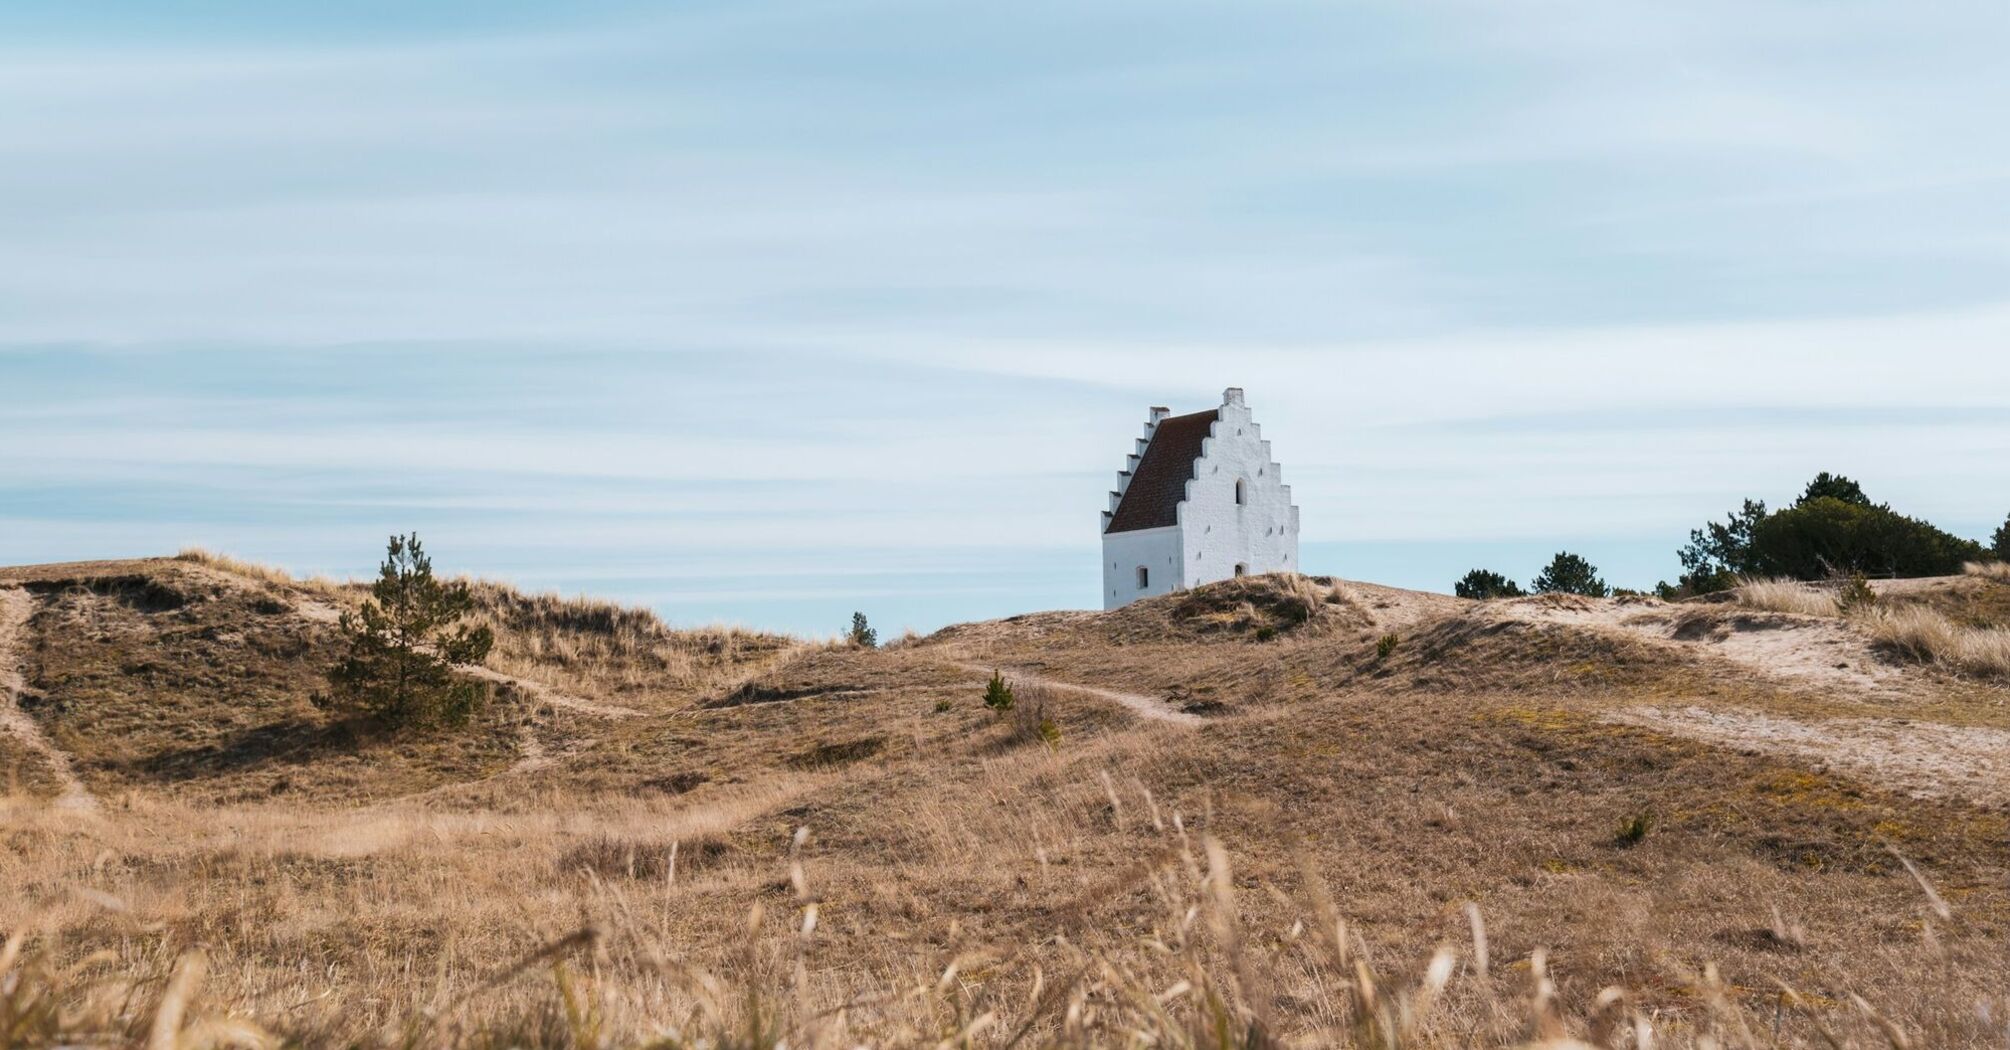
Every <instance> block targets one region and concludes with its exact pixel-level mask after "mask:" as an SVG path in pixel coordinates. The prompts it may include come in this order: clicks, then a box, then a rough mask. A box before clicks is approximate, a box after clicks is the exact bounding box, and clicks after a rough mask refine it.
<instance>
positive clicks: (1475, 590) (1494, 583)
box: [1452, 569, 1522, 599]
mask: <svg viewBox="0 0 2010 1050" xmlns="http://www.w3.org/2000/svg"><path fill="white" fill-rule="evenodd" d="M1452 593H1453V594H1456V595H1458V596H1459V597H1461V598H1477V599H1486V598H1519V597H1521V595H1522V589H1521V585H1520V584H1518V583H1516V582H1514V581H1513V580H1510V579H1508V578H1507V577H1505V576H1502V575H1501V574H1500V573H1497V572H1494V571H1493V570H1491V569H1474V570H1473V571H1471V572H1469V573H1466V575H1465V576H1464V578H1462V579H1460V580H1459V582H1457V583H1455V584H1452Z"/></svg>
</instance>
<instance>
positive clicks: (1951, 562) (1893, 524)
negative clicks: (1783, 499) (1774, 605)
mask: <svg viewBox="0 0 2010 1050" xmlns="http://www.w3.org/2000/svg"><path fill="white" fill-rule="evenodd" d="M1981 557H1982V545H1981V544H1979V543H1976V542H1974V541H1973V540H1965V539H1962V538H1960V537H1959V536H1955V535H1952V534H1950V533H1947V532H1943V531H1942V530H1940V529H1937V528H1935V527H1933V526H1932V525H1929V524H1927V523H1926V522H1923V521H1920V520H1918V519H1916V518H1908V517H1906V516H1905V515H1903V514H1900V513H1898V512H1896V511H1894V510H1892V509H1891V508H1889V507H1884V506H1870V505H1868V504H1863V503H1852V502H1848V501H1845V500H1841V499H1837V498H1835V497H1832V496H1820V497H1816V498H1815V499H1811V500H1807V501H1805V502H1802V503H1797V504H1795V505H1794V506H1792V507H1789V508H1787V509H1786V510H1783V511H1780V512H1778V513H1776V514H1770V515H1767V516H1766V518H1765V519H1764V520H1762V521H1760V522H1759V523H1758V524H1757V526H1755V527H1754V528H1753V530H1752V551H1751V561H1752V563H1753V565H1754V566H1756V568H1757V569H1758V570H1759V571H1761V572H1764V573H1766V574H1769V575H1775V576H1792V577H1793V578H1795V579H1797V580H1819V579H1824V578H1826V577H1828V576H1830V575H1831V574H1834V573H1863V574H1867V575H1876V576H1950V575H1954V574H1957V573H1959V572H1960V571H1961V567H1962V565H1963V564H1964V563H1966V562H1970V561H1975V560H1978V559H1980V558H1981Z"/></svg>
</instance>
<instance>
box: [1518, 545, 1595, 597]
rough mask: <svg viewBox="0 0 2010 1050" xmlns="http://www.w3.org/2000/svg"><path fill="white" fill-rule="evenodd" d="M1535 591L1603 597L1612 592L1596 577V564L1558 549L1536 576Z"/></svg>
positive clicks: (1539, 592) (1538, 592)
mask: <svg viewBox="0 0 2010 1050" xmlns="http://www.w3.org/2000/svg"><path fill="white" fill-rule="evenodd" d="M1535 593H1537V594H1579V595H1583V596H1584V597H1587V598H1604V597H1607V596H1608V595H1610V594H1611V593H1612V588H1610V587H1607V586H1606V585H1605V581H1604V580H1601V579H1599V578H1598V566H1596V565H1593V564H1591V563H1590V562H1588V561H1586V560H1585V559H1584V558H1582V557H1580V556H1578V555H1576V554H1572V553H1570V552H1569V551H1558V552H1557V555H1556V557H1554V558H1552V559H1550V562H1549V566H1548V567H1547V568H1545V569H1543V570H1542V572H1541V574H1540V575H1538V576H1536V578H1535Z"/></svg>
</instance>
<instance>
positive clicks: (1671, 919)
mask: <svg viewBox="0 0 2010 1050" xmlns="http://www.w3.org/2000/svg"><path fill="white" fill-rule="evenodd" d="M192 568H195V569H203V570H209V571H210V572H209V574H207V575H205V574H202V573H195V574H191V573H190V570H191V569H192ZM214 569H215V565H214V564H213V563H208V562H205V563H202V564H201V565H196V566H191V565H190V564H189V563H184V562H173V561H163V562H149V563H123V564H108V565H104V566H97V567H85V568H82V569H79V568H76V567H59V568H58V569H56V570H0V588H5V587H8V586H16V585H18V586H22V587H25V588H26V589H27V593H28V595H29V597H30V599H31V601H32V603H33V609H32V616H30V617H29V618H28V621H27V622H28V627H27V631H26V637H25V638H22V639H17V640H16V641H17V643H18V644H17V649H16V651H17V652H19V653H20V654H21V655H22V657H23V660H22V662H23V665H24V669H25V671H26V674H25V675H24V676H23V678H24V684H25V687H26V692H25V694H24V697H23V699H24V708H25V709H26V710H27V712H28V713H29V714H30V716H31V717H33V718H34V719H35V720H36V721H37V724H38V725H41V726H42V727H44V728H45V729H46V730H47V732H48V735H49V736H50V738H51V739H53V740H55V741H57V742H58V743H59V744H60V745H61V746H63V747H65V748H69V749H73V754H74V755H75V756H76V758H77V759H78V771H79V775H80V776H81V777H82V778H83V779H84V780H85V782H86V783H87V784H88V786H89V787H90V788H91V790H93V791H95V792H96V793H97V794H98V796H99V798H100V799H101V800H102V802H103V805H102V806H101V808H100V809H99V810H98V811H97V812H95V813H90V812H77V811H74V810H65V809H60V808H57V807H54V806H52V805H50V804H49V801H48V799H49V797H50V792H49V791H48V790H47V788H46V787H45V786H42V785H41V784H40V783H39V782H38V781H36V780H35V779H34V778H33V777H22V778H20V780H19V782H18V784H17V787H16V790H15V791H13V792H12V793H11V794H10V795H9V796H8V797H7V798H6V799H5V801H4V802H0V838H4V839H5V841H6V846H7V848H6V849H5V850H4V851H0V886H4V887H5V889H6V891H7V892H5V893H0V934H4V935H5V937H6V938H7V943H8V944H9V945H10V947H9V948H7V949H5V950H4V951H0V1046H12V1045H22V1046H29V1045H57V1044H73V1045H74V1044H139V1043H150V1044H151V1045H156V1046H175V1045H180V1046H197V1045H204V1046H207V1045H223V1044H235V1045H264V1044H267V1043H269V1042H272V1041H276V1040H284V1041H291V1042H295V1043H300V1044H303V1045H330V1044H340V1045H398V1046H418V1045H428V1046H468V1047H475V1046H480V1047H491V1046H552V1047H557V1046H594V1047H619V1046H642V1045H658V1046H699V1045H703V1046H714V1047H773V1046H780V1045H788V1046H797V1047H801V1046H831V1047H840V1046H853V1045H859V1044H866V1045H897V1046H908V1045H970V1046H1006V1045H1014V1044H1016V1045H1021V1046H1025V1045H1044V1046H1070V1047H1072V1046H1108V1045H1132V1046H1145V1045H1150V1046H1175V1047H1179V1046H1191V1047H1200V1046H1209V1047H1228V1046H1238V1047H1254V1046H1266V1045H1336V1044H1338V1045H1359V1046H1376V1047H1393V1046H1427V1047H1428V1046H1444V1047H1450V1046H1484V1045H1512V1044H1517V1043H1521V1042H1524V1041H1528V1040H1532V1039H1533V1040H1548V1041H1554V1040H1560V1039H1564V1038H1566V1037H1567V1038H1571V1039H1576V1040H1580V1041H1584V1042H1588V1043H1590V1044H1593V1045H1598V1046H1610V1047H1615V1048H1616V1047H1643V1048H1644V1047H1645V1046H1648V1045H1650V1044H1652V1045H1664V1046H1704V1045H1716V1046H1734V1047H1743V1046H1754V1047H1757V1046H1768V1047H1770V1046H1887V1045H1919V1046H1924V1045H1932V1046H1983V1045H2000V1043H2001V1042H2002V1039H2003V1032H2004V1019H2005V1017H2006V1016H2010V997H2006V994H2005V987H2006V981H2005V978H2006V977H2010V965H2006V963H2005V956H2004V952H2003V947H2004V941H2005V938H2006V936H2010V822H2006V815H2005V812H2004V811H2003V810H2001V809H2000V808H1995V807H1993V806H1991V805H1985V804H1979V803H1977V802H1975V801H1973V800H1969V799H1964V798H1960V797H1947V796H1944V795H1943V796H1926V795H1922V794H1920V793H1917V792H1914V791H1911V790H1907V789H1902V788H1901V787H1900V786H1898V785H1895V784H1891V783H1884V782H1880V781H1879V780H1878V779H1877V778H1876V777H1875V776H1869V777H1863V778H1854V777H1851V776H1845V775H1843V774H1841V773H1838V772H1836V771H1835V770H1834V769H1832V768H1831V767H1830V766H1829V765H1828V764H1826V763H1823V762H1820V761H1817V760H1814V759H1810V758H1806V757H1802V756H1798V755H1789V754H1783V753H1776V752H1769V751H1766V750H1764V749H1763V748H1760V747H1755V746H1744V745H1743V744H1734V745H1726V744H1722V743H1712V742H1709V741H1704V740H1699V739H1691V738H1688V737H1684V736H1681V735H1676V734H1675V733H1672V732H1664V731H1660V730H1656V729H1653V728H1649V727H1643V726H1641V725H1637V724H1621V723H1617V722H1615V721H1613V720H1612V717H1611V716H1613V715H1615V714H1618V713H1623V712H1626V711H1631V710H1635V709H1637V708H1638V707H1639V706H1640V705H1642V704H1647V703H1654V704H1661V705H1664V706H1665V705H1667V704H1669V703H1671V702H1678V701H1679V702H1680V703H1682V704H1690V705H1699V706H1703V707H1707V708H1709V709H1711V710H1714V711H1723V712H1736V711H1751V712H1760V711H1764V712H1770V713H1769V714H1768V716H1767V717H1768V718H1771V719H1772V720H1773V722H1774V723H1779V722H1781V721H1783V720H1786V719H1788V718H1789V716H1791V717H1795V718H1810V719H1818V718H1822V717H1834V716H1838V715H1845V714H1846V715H1848V716H1850V717H1854V718H1866V717H1873V716H1878V717H1885V716H1902V717H1904V718H1907V719H1912V720H1924V719H1931V718H1934V717H1936V716H1937V712H1941V711H1942V710H1944V708H1945V704H1946V703H1947V698H1948V696H1950V695H1955V694H1953V693H1950V692H1949V691H1950V690H1958V691H1959V692H1958V695H1959V696H1961V697H1962V698H1963V699H1962V702H1963V704H1964V705H1965V706H1963V707H1962V708H1961V710H1962V711H1963V712H1964V716H1963V717H1964V719H1965V720H1966V722H1965V723H1964V724H1967V723H1975V724H1983V725H1988V726H1992V727H1996V728H1997V729H1999V730H2000V729H2001V728H2003V727H2010V714H2006V711H2005V708H2004V706H2003V704H2002V702H2001V701H2002V699H2003V696H2002V695H2001V694H2000V693H1994V692H1986V691H1985V692H1977V690H1988V689H1993V688H1995V687H1993V686H1987V685H1976V684H1972V683H1967V682H1966V681H1965V680H1962V681H1956V680H1954V679H1950V678H1947V677H1945V676H1939V677H1936V676H1932V675H1928V674H1927V673H1926V672H1925V671H1923V670H1920V669H1918V668H1916V667H1912V665H1906V667H1907V668H1910V669H1906V670H1904V671H1903V673H1905V674H1907V675H1911V676H1915V677H1910V678H1907V679H1906V682H1907V683H1908V685H1907V688H1906V690H1904V691H1899V692H1895V693H1892V694H1890V695H1885V694H1878V695H1876V696H1870V695H1864V696H1854V695H1847V694H1843V693H1839V692H1836V691H1835V690H1827V689H1825V690H1821V691H1810V692H1796V691H1794V690H1792V689H1790V688H1787V687H1785V686H1774V685H1771V684H1768V683H1767V682H1766V681H1764V680H1762V679H1756V678H1754V676H1752V675H1751V674H1749V673H1747V672H1746V671H1745V670H1744V669H1742V668H1740V667H1737V666H1734V665H1731V664H1728V663H1725V662H1723V661H1721V660H1719V659H1717V658H1716V657H1714V656H1713V655H1712V650H1711V649H1710V648H1709V647H1710V646H1711V645H1712V644H1714V643H1710V642H1708V641H1704V640H1695V641H1684V640H1682V639H1680V638H1674V639H1670V638H1667V637H1665V634H1664V633H1657V632H1662V631H1663V627H1661V626H1655V625H1654V624H1649V625H1647V626H1643V627H1640V628H1637V629H1636V628H1631V627H1626V628H1623V629H1622V627H1621V626H1616V625H1624V624H1626V623H1628V622H1629V618H1641V617H1646V618H1652V617H1663V618H1666V617H1668V616H1670V615H1672V613H1671V611H1670V610H1668V609H1667V608H1666V607H1663V606H1659V604H1658V603H1631V604H1629V603H1623V602H1599V601H1592V600H1585V599H1529V600H1525V601H1522V602H1495V603H1485V604H1484V605H1475V604H1474V603H1462V602H1457V601H1455V600H1452V599H1447V598H1437V597H1433V596H1428V595H1414V594H1408V593H1406V592H1399V591H1392V590H1389V589H1386V588H1376V587H1372V586H1369V585H1363V584H1346V585H1340V584H1336V583H1334V582H1332V581H1310V580H1303V579H1297V578H1283V579H1279V578H1254V579H1247V580H1237V581H1232V582H1230V583H1227V584H1223V585H1220V586H1217V587H1211V588H1204V589H1202V590H1199V591H1195V592H1191V593H1188V594H1184V595H1174V596H1169V597H1167V598H1164V599H1158V600H1155V601H1151V602H1146V603H1141V604H1139V605H1137V606H1133V607H1131V608H1129V609H1126V610H1122V611H1119V612H1117V613H1112V614H1098V613H1043V614H1037V615H1033V616H1027V617H1019V618H1015V619H1013V620H1009V621H1002V622H999V623H993V624H979V625H965V626H962V627H958V628H954V629H951V630H947V631H944V632H940V633H938V634H937V635H934V636H930V637H928V638H923V639H918V640H913V641H909V642H905V643H903V644H901V645H899V646H897V647H889V648H887V649H883V650H876V651H875V650H861V649H850V648H842V647H834V646H820V645H819V646H801V645H792V644H790V643H788V642H786V641H785V640H780V639H772V638H767V637H765V636H757V635H746V634H743V633H739V632H727V631H698V632H679V631H675V630H671V629H669V628H666V627H664V626H663V625H662V624H660V623H659V622H657V621H655V620H654V618H653V617H650V616H648V615H647V614H644V613H637V612H633V611H629V610H621V609H618V608H615V607H612V606H604V605H599V604H596V603H590V602H578V601H563V600H559V599H556V598H549V597H530V596H524V595H519V594H516V593H515V592H511V591H508V590H506V589H503V588H497V587H492V586H486V587H483V588H482V590H481V594H482V608H483V610H484V612H483V615H484V616H486V617H488V618H489V619H490V621H491V622H492V623H493V624H494V625H495V626H496V628H497V630H498V633H499V635H502V636H504V637H505V638H507V639H508V641H507V642H506V643H499V646H498V648H499V650H506V653H505V655H504V656H503V657H502V659H501V660H499V661H498V664H499V666H498V668H497V673H498V674H500V675H503V676H505V677H506V678H507V677H509V676H515V677H521V678H526V679H533V680H534V681H536V682H538V683H542V684H544V685H546V686H549V687H551V688H554V689H564V690H566V691H569V692H572V693H576V694H578V695H580V696H582V697H586V698H590V699H592V700H595V701H600V702H603V703H604V704H605V705H607V706H606V707H605V708H602V709H598V710H595V709H575V708H565V707H562V706H553V705H543V706H540V705H538V704H536V703H535V702H534V701H532V700H529V699H526V697H525V696H520V695H516V694H517V693H518V692H519V690H517V689H515V688H513V687H510V686H508V685H504V686H502V687H499V689H498V699H497V703H496V706H495V710H494V711H493V712H492V715H491V717H490V718H488V719H486V720H484V721H483V722H482V723H481V724H479V725H478V726H476V727H475V729H474V730H473V731H472V732H470V733H468V734H467V735H465V736H463V737H425V738H415V739H396V740H391V739H381V738H376V737H372V736H370V735H369V734H367V733H350V732H349V731H348V730H341V731H339V732H338V731H337V730H336V729H334V728H331V727H327V726H325V725H322V724H321V723H317V722H314V721H313V719H314V717H315V716H314V715H313V713H312V708H311V706H309V705H306V703H305V693H306V692H307V691H309V690H311V689H312V688H313V687H314V679H315V677H316V675H318V673H319V670H320V668H321V667H322V665H323V662H324V661H326V660H327V659H329V658H330V657H331V655H332V653H331V649H330V645H331V644H332V635H331V633H330V632H331V629H330V628H329V627H328V626H327V625H326V624H325V623H323V622H320V621H317V620H314V619H311V618H309V617H306V616H303V615H301V610H302V607H303V605H304V603H306V602H308V601H310V600H319V601H331V602H339V601H341V600H344V598H343V595H342V594H340V593H337V594H334V595H332V596H330V595H324V594H321V593H320V592H319V591H315V590H313V589H312V588H303V587H301V586H300V585H298V584H294V583H291V582H289V581H285V580H283V579H269V578H263V577H259V576H256V575H255V574H248V573H241V572H238V573H235V575H236V576H237V577H239V578H241V580H242V582H241V583H238V584H232V583H231V582H230V581H229V580H223V579H219V578H218V577H216V576H215V575H214V572H213V570H214ZM233 572H234V570H233ZM1971 586H1972V587H1977V588H1998V589H2006V590H2010V588H2003V587H2002V585H2001V584H2000V583H1996V582H1994V581H1988V580H1983V579H1980V578H1975V579H1971V580H1965V581H1960V587H1956V585H1955V584H1953V583H1948V584H1945V585H1943V586H1940V587H1937V588H1933V589H1922V590H1921V591H1920V592H1919V593H1917V594H1913V595H1900V594H1886V595H1885V596H1884V597H1883V598H1881V599H1880V603H1879V608H1880V609H1883V610H1890V609H1896V608H1900V607H1903V606H1905V605H1906V604H1908V603H1911V604H1916V605H1918V606H1919V607H1921V608H1931V609H1934V610H1935V611H1936V612H1937V614H1938V615H1940V616H1942V617H1946V618H1949V619H1956V618H1959V617H1966V619H1960V620H1958V621H1957V622H1961V623H1963V625H1964V626H1965V627H1969V628H1980V627H1982V626H1986V624H1985V623H1984V622H1982V620H1986V615H1985V614H1986V610H1987V609H1989V608H1991V606H1989V605H1988V603H1989V602H1991V601H1993V600H1994V599H1993V597H1991V596H1990V595H1989V594H1987V593H1983V592H1980V591H1978V592H1976V593H1975V594H1969V593H1967V592H1966V591H1965V590H1961V588H1963V587H1971ZM170 596H172V597H170ZM260 609H268V610H271V611H266V612H260V611H259V610H260ZM1961 610H1967V611H1966V612H1963V611H1961ZM1753 615H1763V614H1760V613H1757V612H1755V613H1753ZM1978 618H1980V619H1978ZM1663 622H1664V621H1659V620H1657V621H1655V623H1657V624H1658V623H1663ZM1831 629H1832V630H1833V628H1831ZM1389 636H1394V637H1396V638H1397V639H1398V641H1397V644H1395V645H1394V646H1389V647H1383V646H1381V645H1380V644H1379V642H1380V640H1381V639H1382V638H1385V637H1389ZM0 648H4V645H0ZM972 665H976V666H983V667H991V666H998V667H1004V668H1008V669H1012V670H1008V671H1007V676H1008V677H1012V676H1014V675H1015V674H1018V675H1024V676H1029V678H1030V676H1031V675H1034V674H1039V675H1044V676H1046V677H1047V678H1050V679H1054V680H1059V681H1062V682H1076V683H1083V684H1091V685H1095V686H1099V687H1103V688H1105V689H1110V690H1124V691H1127V692H1130V693H1135V694H1142V695H1145V696H1148V697H1151V698H1153V699H1155V700H1157V701H1159V702H1162V703H1164V704H1165V705H1166V706H1167V708H1168V709H1170V710H1177V711H1181V712H1183V713H1186V714H1188V715H1194V716H1198V717H1199V718H1200V720H1201V721H1200V724H1198V725H1192V726H1189V725H1179V724H1166V723H1162V722H1155V721H1151V720H1149V719H1145V718H1141V717H1140V716H1139V715H1138V713H1137V712H1135V711H1132V710H1130V709H1127V708H1125V707H1124V706H1122V705H1119V704H1116V703H1111V702H1107V701H1104V700H1101V699H1098V696H1097V694H1095V693H1093V692H1084V691H1078V690H1072V689H1061V688H1049V687H1046V686H1042V685H1038V684H1035V683H1033V682H1031V681H1030V680H1027V681H1022V684H1020V685H1018V686H1016V687H1015V692H1016V693H1017V695H1018V698H1019V700H1018V702H1019V704H1020V706H1022V707H1024V708H1025V709H1027V710H1028V711H1029V712H1031V711H1038V712H1039V713H1040V715H1041V716H1042V717H1044V718H1047V719H1051V720H1052V721H1053V722H1054V724H1055V728H1056V730H1057V732H1058V741H1051V740H1049V739H1047V738H1046V737H1045V736H1044V735H1043V734H1040V733H1038V732H1029V731H1028V724H1029V723H1028V722H1027V721H1026V720H1025V719H1022V718H1011V717H1008V718H1000V717H997V716H995V715H994V714H992V713H991V712H988V711H986V710H985V709H984V708H983V705H982V702H981V699H980V697H981V695H982V693H983V683H984V680H985V678H986V677H988V672H985V673H977V672H975V671H972V670H970V669H969V668H970V667H971V666H972ZM526 695H528V694H526ZM617 705H618V707H619V709H620V710H621V711H622V712H624V713H620V714H615V713H610V712H611V711H614V710H615V708H616V706H617ZM275 721H277V722H280V723H281V724H287V723H289V722H291V721H299V722H302V723H303V724H307V725H309V726H310V727H317V728H318V731H325V732H326V733H328V734H329V735H328V736H327V737H325V738H322V737H315V736H312V735H309V736H305V737H300V738H289V740H288V746H287V747H286V748H274V747H271V746H269V740H270V734H271V733H272V732H273V731H272V730H271V729H269V728H268V727H269V726H271V725H272V724H273V723H274V722H275ZM1943 728H1944V729H1945V731H1946V732H1950V733H1952V732H1960V731H1963V729H1962V727H1961V726H1949V727H1943ZM163 753H167V754H172V755H176V756H178V757H177V758H176V759H175V761H173V762H162V761H159V760H158V756H160V755H161V754H163ZM0 754H4V753H0ZM281 778H283V779H284V781H285V783H286V784H287V786H286V787H285V788H284V789H275V788H274V787H273V786H272V785H273V783H274V782H275V781H276V780H278V779H281ZM802 829H807V830H806V831H805V830H802ZM198 961H199V962H198ZM1608 989H1611V990H1610V991H1608ZM1621 990H1623V991H1621ZM1859 996H1860V997H1861V998H1858V997H1859ZM156 1037H157V1038H156Z"/></svg>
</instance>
